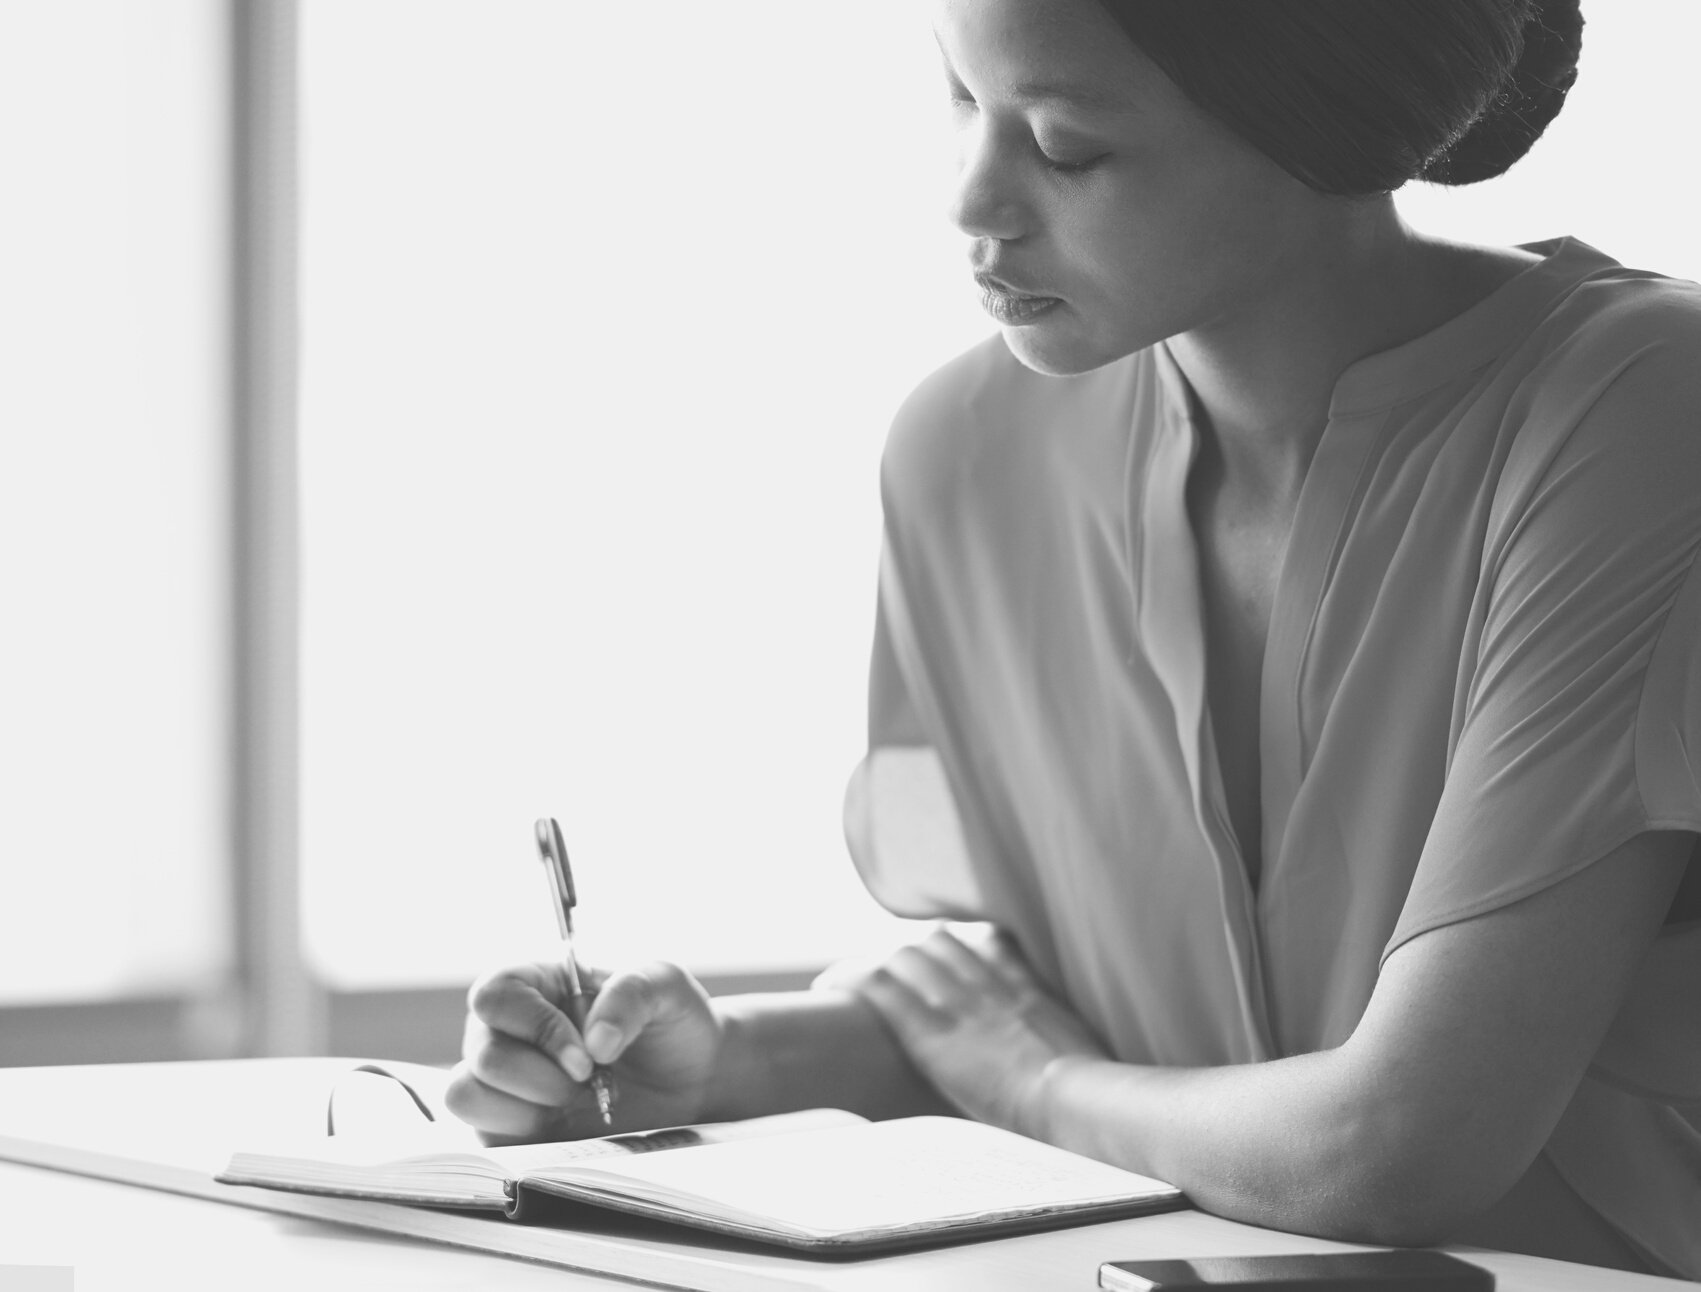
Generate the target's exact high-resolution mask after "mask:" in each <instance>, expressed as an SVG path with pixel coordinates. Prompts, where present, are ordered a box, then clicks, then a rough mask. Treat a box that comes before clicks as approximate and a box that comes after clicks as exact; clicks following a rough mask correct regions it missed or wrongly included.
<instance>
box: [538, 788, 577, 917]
mask: <svg viewBox="0 0 1701 1292" xmlns="http://www.w3.org/2000/svg"><path fill="white" fill-rule="evenodd" d="M536 834H537V853H538V857H539V859H540V860H541V861H542V862H543V871H544V874H545V875H547V876H548V878H549V891H550V894H551V896H552V897H554V899H555V900H554V902H553V903H552V904H553V905H554V907H555V922H556V925H557V927H558V928H560V930H561V936H562V938H563V939H564V940H566V941H567V942H568V943H569V944H571V942H572V938H573V908H574V907H575V906H577V905H578V902H579V895H578V893H577V891H576V890H575V889H574V887H573V867H572V865H571V864H570V863H569V862H568V860H567V844H566V843H565V842H564V841H563V840H562V838H561V827H560V826H559V825H558V824H556V821H555V818H554V817H552V816H546V817H539V818H538V822H537V826H536Z"/></svg>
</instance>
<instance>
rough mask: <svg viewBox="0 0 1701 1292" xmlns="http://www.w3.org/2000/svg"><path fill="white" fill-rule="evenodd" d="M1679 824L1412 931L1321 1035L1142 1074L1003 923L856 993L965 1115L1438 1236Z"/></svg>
mask: <svg viewBox="0 0 1701 1292" xmlns="http://www.w3.org/2000/svg"><path fill="white" fill-rule="evenodd" d="M1693 843H1694V836H1693V835H1692V834H1689V833H1687V832H1679V831H1663V832H1650V833H1645V834H1641V835H1638V836H1636V837H1635V838H1633V839H1631V840H1629V841H1628V842H1627V843H1624V844H1623V845H1621V846H1620V847H1618V848H1617V849H1615V850H1614V851H1613V852H1611V853H1610V854H1608V855H1607V856H1605V857H1603V858H1601V859H1600V860H1599V861H1597V862H1595V863H1594V864H1592V865H1590V866H1588V867H1587V868H1586V869H1584V870H1582V871H1580V872H1578V873H1577V874H1574V875H1572V876H1570V877H1568V878H1566V879H1563V880H1561V881H1559V882H1557V883H1555V884H1553V885H1551V886H1550V887H1547V888H1545V889H1542V890H1541V891H1539V892H1537V893H1535V894H1533V895H1531V896H1529V897H1525V898H1523V899H1521V900H1519V901H1516V902H1513V903H1511V904H1510V905H1507V906H1504V907H1500V908H1498V909H1496V910H1493V911H1490V912H1488V913H1486V914H1483V915H1479V916H1476V917H1474V918H1471V919H1466V920H1461V921H1459V922H1457V923H1453V924H1448V925H1445V926H1443V927H1441V928H1437V929H1432V930H1430V931H1429V932H1426V933H1422V934H1419V935H1418V936H1416V937H1414V938H1412V939H1411V940H1410V941H1408V942H1406V943H1404V944H1403V945H1401V946H1400V947H1399V948H1398V949H1397V950H1395V951H1394V952H1393V954H1391V955H1390V956H1389V957H1388V959H1387V961H1386V963H1385V964H1384V965H1383V968H1382V973H1381V976H1380V977H1379V978H1378V980H1377V984H1376V988H1375V990H1374V992H1373V993H1372V996H1371V999H1370V1002H1369V1004H1368V1005H1367V1006H1366V1008H1365V1012H1364V1016H1363V1018H1362V1019H1361V1020H1360V1022H1359V1025H1358V1027H1357V1029H1356V1030H1355V1031H1354V1032H1353V1034H1352V1036H1351V1037H1350V1038H1349V1039H1348V1040H1347V1041H1346V1042H1345V1043H1344V1044H1342V1045H1340V1046H1339V1047H1337V1048H1335V1049H1333V1050H1324V1051H1319V1052H1317V1053H1314V1054H1303V1055H1296V1056H1294V1057H1291V1058H1284V1059H1277V1060H1274V1061H1271V1062H1266V1063H1249V1064H1241V1065H1233V1066H1224V1067H1215V1068H1160V1067H1145V1066H1138V1065H1134V1064H1127V1063H1118V1062H1115V1061H1113V1060H1111V1059H1109V1058H1107V1057H1105V1056H1104V1054H1103V1051H1102V1049H1101V1048H1100V1047H1099V1045H1098V1044H1097V1042H1096V1041H1095V1040H1094V1039H1093V1038H1092V1036H1091V1034H1090V1033H1089V1031H1088V1030H1087V1029H1086V1027H1085V1026H1084V1025H1083V1024H1082V1023H1081V1022H1080V1021H1079V1020H1077V1019H1076V1018H1075V1016H1074V1015H1073V1014H1071V1013H1070V1012H1069V1011H1068V1010H1067V1009H1066V1008H1064V1007H1063V1006H1062V1005H1061V1004H1059V1003H1058V1002H1056V1001H1055V1000H1054V999H1053V998H1051V997H1050V996H1048V995H1047V994H1046V993H1045V992H1044V991H1042V990H1041V989H1040V988H1039V987H1038V986H1037V985H1036V984H1035V983H1034V981H1033V979H1032V978H1031V976H1030V975H1029V973H1028V971H1027V969H1026V967H1025V965H1023V963H1022V962H1021V959H1020V957H1019V956H1018V955H1017V954H1016V952H1015V951H1014V950H1013V949H1012V948H1010V946H1009V945H1008V944H1007V943H1005V942H1003V941H1002V940H1001V939H994V940H992V941H991V942H990V943H989V944H988V945H986V946H984V947H977V946H975V945H973V944H971V943H967V942H965V941H963V940H960V939H958V938H956V937H954V936H953V935H952V934H950V933H949V932H946V931H944V930H941V931H940V932H938V933H936V934H934V936H933V937H932V938H930V939H929V940H928V941H926V942H925V943H922V944H920V945H918V946H916V947H912V948H906V949H905V950H904V951H901V952H899V953H898V954H897V955H896V956H894V957H892V958H891V959H890V960H889V961H887V962H886V963H885V964H884V965H882V966H881V967H880V968H878V969H876V970H874V971H873V972H872V973H869V974H867V975H865V976H863V977H862V978H861V979H860V980H858V981H857V983H856V984H855V989H856V990H857V991H859V992H860V993H861V994H862V995H863V996H864V997H865V998H867V999H868V1000H869V1001H870V1002H872V1003H873V1004H874V1005H875V1007H876V1008H878V1009H879V1011H880V1012H881V1014H882V1015H883V1016H884V1017H885V1019H886V1021H887V1022H888V1023H889V1024H890V1025H891V1026H892V1028H893V1030H894V1032H895V1033H896V1034H897V1036H898V1038H899V1040H900V1042H901V1043H902V1045H903V1046H904V1048H905V1050H906V1051H907V1052H908V1053H909V1054H910V1056H911V1058H912V1059H913V1060H914V1061H915V1063H916V1064H917V1066H918V1067H919V1068H920V1069H921V1071H922V1072H923V1073H924V1074H926V1075H927V1076H928V1078H929V1079H930V1080H931V1081H932V1082H933V1083H934V1085H935V1086H936V1087H937V1088H938V1089H939V1091H940V1092H941V1093H942V1094H943V1095H945V1096H946V1097H947V1098H948V1099H950V1100H951V1101H952V1102H953V1103H955V1104H956V1105H957V1106H958V1107H959V1108H961V1109H962V1110H963V1111H964V1112H966V1113H967V1114H969V1115H970V1116H974V1117H977V1118H979V1119H981V1120H984V1121H990V1122H993V1123H995V1124H999V1125H1003V1126H1006V1127H1008V1128H1009V1129H1012V1130H1017V1131H1020V1132H1023V1133H1025V1134H1028V1135H1032V1136H1035V1137H1036V1138H1040V1139H1044V1140H1048V1141H1050V1142H1052V1143H1054V1144H1058V1145H1061V1146H1062V1147H1064V1148H1069V1149H1073V1150H1075V1151H1076V1152H1080V1153H1084V1154H1087V1155H1089V1156H1091V1157H1096V1158H1099V1159H1102V1160H1104V1161H1107V1162H1112V1163H1115V1164H1116V1165H1119V1166H1124V1167H1127V1168H1128V1169H1130V1170H1134V1171H1139V1172H1142V1173H1145V1174H1148V1175H1154V1176H1157V1177H1159V1178H1161V1179H1165V1180H1168V1181H1170V1182H1172V1183H1174V1184H1176V1185H1178V1186H1180V1187H1181V1189H1182V1190H1183V1191H1184V1192H1185V1193H1186V1194H1187V1195H1188V1197H1189V1198H1190V1199H1192V1200H1193V1201H1194V1202H1195V1203H1196V1204H1198V1205H1199V1206H1200V1207H1203V1208H1204V1209H1205V1210H1207V1211H1211V1212H1214V1213H1216V1214H1218V1215H1222V1216H1227V1217H1230V1218H1232V1219H1235V1220H1244V1221H1248V1222H1251V1223H1254V1224H1259V1225H1266V1226H1270V1227H1273V1228H1279V1229H1287V1230H1296V1231H1301V1232H1306V1233H1312V1234H1320V1235H1324V1236H1327V1237H1333V1238H1342V1239H1348V1240H1357V1241H1365V1242H1376V1243H1396V1244H1418V1243H1428V1242H1434V1241H1439V1240H1441V1239H1443V1238H1444V1237H1445V1236H1446V1235H1447V1234H1448V1233H1449V1232H1450V1231H1451V1230H1452V1229H1453V1228H1454V1227H1456V1226H1457V1225H1458V1224H1460V1223H1462V1222H1464V1221H1465V1220H1467V1219H1469V1218H1471V1217H1473V1216H1475V1215H1476V1214H1478V1213H1480V1212H1481V1211H1483V1210H1485V1209H1486V1208H1488V1207H1489V1206H1490V1205H1492V1204H1493V1203H1494V1202H1495V1201H1496V1200H1498V1199H1499V1198H1500V1196H1501V1195H1502V1194H1504V1193H1505V1192H1506V1191H1507V1190H1508V1189H1510V1188H1511V1187H1512V1186H1513V1185H1514V1184H1515V1183H1516V1182H1517V1181H1518V1178H1519V1177H1520V1176H1521V1175H1522V1174H1523V1172H1524V1171H1525V1169H1526V1168H1527V1167H1528V1166H1529V1165H1530V1163H1531V1162H1532V1161H1533V1160H1534V1158H1535V1156H1536V1154H1537V1152H1538V1151H1539V1150H1540V1149H1541V1147H1542V1145H1543V1144H1544V1143H1545V1142H1546V1141H1547V1138H1548V1136H1549V1135H1550V1133H1551V1132H1552V1130H1553V1127H1554V1125H1555V1123H1556V1122H1557V1121H1558V1119H1559V1117H1560V1114H1561V1113H1562V1112H1563V1111H1564V1109H1565V1106H1566V1104H1567V1103H1568V1102H1569V1100H1570V1098H1571V1095H1572V1092H1573V1091H1574V1090H1575V1088H1576V1086H1577V1083H1578V1082H1579V1081H1580V1080H1581V1078H1582V1076H1583V1072H1584V1069H1585V1068H1586V1067H1587V1066H1588V1063H1589V1061H1590V1058H1591V1057H1592V1056H1593V1054H1594V1053H1595V1051H1596V1050H1597V1049H1598V1047H1599V1046H1600V1043H1601V1040H1602V1038H1603V1037H1604V1035H1605V1034H1606V1031H1607V1028H1608V1026H1609V1025H1610V1024H1611V1022H1612V1019H1613V1016H1614V1015H1615V1014H1616V1013H1617V1011H1618V1008H1619V1004H1620V1002H1621V1001H1622V999H1623V997H1624V994H1625V992H1626V990H1627V989H1628V987H1629V984H1630V981H1631V978H1632V976H1633V975H1634V974H1635V972H1636V970H1637V968H1638V966H1639V965H1640V964H1641V961H1642V958H1643V956H1644V955H1645V953H1646V952H1647V950H1648V948H1649V946H1650V945H1651V944H1652V942H1653V939H1654V938H1655V936H1656V935H1657V934H1658V932H1659V929H1660V925H1661V923H1662V921H1663V920H1664V918H1665V916H1666V912H1667V910H1668V909H1669V907H1670V905H1671V901H1672V898H1673V895H1674V894H1675V892H1676V891H1677V887H1678V884H1679V882H1680V880H1681V879H1682V876H1683V871H1684V866H1685V863H1686V861H1687V859H1688V856H1689V852H1690V848H1691V846H1692V845H1693Z"/></svg>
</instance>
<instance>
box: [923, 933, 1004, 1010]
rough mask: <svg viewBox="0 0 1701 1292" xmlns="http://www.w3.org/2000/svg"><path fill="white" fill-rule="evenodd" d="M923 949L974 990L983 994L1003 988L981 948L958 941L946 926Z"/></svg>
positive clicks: (931, 936) (959, 939)
mask: <svg viewBox="0 0 1701 1292" xmlns="http://www.w3.org/2000/svg"><path fill="white" fill-rule="evenodd" d="M922 946H923V947H924V948H925V949H926V950H927V953H928V954H929V955H931V956H932V957H933V958H934V959H935V960H937V961H938V962H939V963H940V964H942V965H945V966H946V967H948V968H949V969H950V971H951V972H952V973H953V974H955V975H956V976H957V978H958V979H959V980H960V981H961V982H963V983H964V984H965V985H966V986H968V987H969V988H970V989H972V990H975V991H979V992H983V993H984V992H990V991H993V990H996V989H997V988H998V987H1001V986H1003V983H1004V980H1003V979H1002V978H1001V977H1000V976H999V975H998V974H997V973H995V972H994V970H993V968H992V966H991V965H990V964H989V963H988V962H987V959H986V957H985V955H983V954H982V952H981V951H980V949H979V947H978V946H975V945H972V944H970V943H969V942H967V941H965V940H964V939H962V938H960V937H958V936H957V935H956V934H955V933H953V932H952V931H951V930H950V929H948V928H946V927H945V926H944V925H943V924H941V925H940V926H939V927H938V928H936V929H934V930H933V932H932V933H930V934H928V936H927V938H926V939H925V940H924V941H923V943H922Z"/></svg>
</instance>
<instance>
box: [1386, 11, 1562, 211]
mask: <svg viewBox="0 0 1701 1292" xmlns="http://www.w3.org/2000/svg"><path fill="white" fill-rule="evenodd" d="M1522 35H1523V42H1524V44H1523V51H1522V52H1521V53H1520V54H1519V56H1518V61H1517V63H1515V64H1514V65H1513V67H1512V70H1511V72H1509V73H1508V74H1507V77H1506V81H1505V83H1504V84H1503V85H1502V86H1501V90H1500V93H1499V94H1498V95H1496V96H1495V98H1494V99H1493V101H1492V102H1490V104H1489V105H1488V107H1487V108H1486V109H1485V110H1484V111H1483V114H1482V115H1481V116H1480V117H1478V118H1477V119H1476V121H1475V122H1473V123H1472V124H1471V126H1470V128H1469V129H1467V130H1466V131H1465V133H1464V134H1462V135H1460V136H1459V138H1458V139H1456V140H1454V141H1453V142H1452V143H1451V144H1449V145H1448V146H1447V147H1446V148H1444V149H1443V150H1442V151H1441V152H1440V153H1439V154H1438V155H1437V156H1435V157H1434V158H1432V159H1431V160H1430V161H1429V163H1428V164H1427V165H1426V166H1425V167H1424V168H1423V172H1422V174H1421V175H1420V176H1419V178H1420V179H1425V180H1428V181H1429V182H1430V183H1432V184H1454V185H1457V184H1475V183H1478V182H1479V181H1481V180H1485V179H1493V178H1494V177H1495V176H1496V175H1501V174H1504V173H1505V172H1506V171H1507V170H1508V169H1510V168H1511V166H1512V164H1513V163H1514V162H1516V161H1517V160H1518V159H1519V158H1520V157H1522V156H1523V155H1524V154H1525V153H1527V152H1528V151H1529V150H1530V145H1531V144H1533V143H1535V141H1536V140H1537V139H1539V138H1540V137H1541V134H1542V131H1544V130H1546V129H1547V126H1548V123H1549V122H1550V121H1552V120H1553V119H1554V117H1556V116H1557V115H1559V109H1560V108H1561V107H1563V106H1564V104H1565V95H1566V93H1567V91H1569V90H1570V89H1571V86H1572V85H1573V84H1574V83H1575V82H1576V80H1577V57H1578V54H1579V52H1580V51H1581V50H1582V47H1583V13H1582V4H1581V0H1531V4H1530V14H1529V17H1528V18H1527V19H1526V20H1525V22H1524V28H1523V33H1522Z"/></svg>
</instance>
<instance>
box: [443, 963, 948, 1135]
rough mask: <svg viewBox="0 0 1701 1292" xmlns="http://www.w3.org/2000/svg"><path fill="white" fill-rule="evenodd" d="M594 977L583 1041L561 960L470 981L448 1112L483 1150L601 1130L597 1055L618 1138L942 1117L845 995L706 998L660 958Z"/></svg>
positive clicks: (881, 1032)
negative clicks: (709, 1127)
mask: <svg viewBox="0 0 1701 1292" xmlns="http://www.w3.org/2000/svg"><path fill="white" fill-rule="evenodd" d="M590 982H591V986H592V988H593V989H594V990H595V993H596V996H595V1000H594V1001H593V1003H592V1005H591V1008H590V1012H589V1014H588V1015H587V1017H586V1020H585V1024H586V1026H585V1035H584V1036H583V1037H581V1036H580V1035H579V1032H578V1029H576V1028H575V1027H574V1026H573V1024H572V1022H571V1021H570V1020H569V1019H568V1017H567V1014H566V1013H565V1011H564V1009H563V1006H564V1005H565V1003H566V1000H567V986H566V980H565V973H564V972H563V970H562V968H561V966H560V965H558V964H551V963H539V964H531V965H522V966H518V967H515V968H512V969H504V970H500V971H498V972H496V973H492V974H488V975H486V976H485V977H484V978H481V979H480V980H479V981H478V982H477V983H475V984H474V985H473V988H472V990H471V991H470V992H469V993H468V998H467V999H468V1017H467V1026H466V1035H465V1038H464V1041H463V1046H462V1061H461V1063H460V1064H459V1065H457V1067H456V1069H455V1073H454V1076H453V1078H452V1079H451V1081H450V1085H449V1091H448V1103H449V1108H450V1110H451V1111H452V1112H453V1113H454V1114H455V1115H456V1116H458V1117H460V1118H461V1119H462V1120H464V1121H467V1122H469V1123H471V1124H472V1125H473V1126H475V1127H476V1128H478V1130H479V1131H480V1132H481V1133H482V1134H483V1135H484V1137H485V1138H486V1139H487V1140H489V1141H491V1142H509V1143H512V1142H523V1141H532V1140H547V1139H566V1138H573V1137H576V1136H584V1135H596V1134H601V1133H605V1132H606V1128H605V1127H604V1126H603V1125H602V1123H601V1121H600V1119H599V1118H598V1116H597V1113H596V1108H595V1102H594V1100H593V1099H592V1098H591V1096H590V1093H589V1087H588V1086H587V1084H586V1082H587V1080H588V1078H589V1075H590V1065H591V1061H592V1058H594V1060H595V1061H596V1062H597V1063H600V1064H604V1065H607V1066H609V1067H611V1068H612V1070H613V1075H614V1085H615V1098H616V1101H615V1106H614V1129H616V1130H638V1129H643V1128H648V1127H655V1126H677V1125H682V1124H685V1123H689V1122H701V1121H724V1120H731V1119H735V1118H742V1117H756V1116H762V1115H765V1114H768V1113H778V1112H788V1111H792V1110H795V1109H800V1108H824V1107H826V1108H844V1109H848V1110H850V1111H852V1112H857V1113H861V1114H863V1115H864V1116H867V1117H872V1118H881V1117H897V1116H905V1115H912V1114H917V1113H928V1112H933V1113H939V1112H949V1111H951V1109H950V1108H949V1106H948V1105H947V1104H945V1102H944V1101H943V1100H942V1099H941V1098H940V1096H939V1095H937V1094H936V1093H935V1092H934V1091H933V1089H932V1087H931V1086H929V1085H928V1084H927V1083H926V1081H925V1080H924V1079H923V1078H922V1077H921V1076H920V1075H919V1074H918V1073H917V1072H916V1070H915V1068H914V1066H913V1065H912V1064H911V1063H910V1061H909V1059H908V1058H907V1057H906V1056H905V1055H904V1053H903V1051H902V1050H901V1049H900V1048H899V1046H898V1044H897V1042H896V1040H895V1039H894V1037H893V1035H892V1033H891V1031H890V1030H889V1029H888V1027H887V1025H886V1024H885V1023H884V1021H883V1020H882V1019H881V1018H880V1016H879V1014H878V1013H877V1012H876V1011H875V1010H874V1009H873V1007H872V1006H870V1005H868V1004H867V1003H866V1002H865V1001H863V1000H861V999H860V998H859V997H857V996H855V995H853V994H851V993H849V992H843V991H825V990H818V991H801V992H773V993H762V994H751V995H741V996H725V997H721V998H719V999H718V1000H713V1001H711V1000H710V998H709V996H708V994H707V993H706V992H705V991H704V990H703V988H702V986H701V985H700V984H699V983H698V982H697V981H696V980H695V979H694V978H692V977H691V976H690V975H689V974H688V973H686V972H685V971H684V970H683V969H680V968H678V967H677V966H675V965H671V964H665V963H660V962H658V963H654V964H650V965H646V966H643V967H642V968H639V969H635V970H628V971H624V972H621V973H617V974H613V975H609V974H605V973H600V972H594V971H593V972H592V973H591V974H590ZM587 1055H588V1056H590V1057H587Z"/></svg>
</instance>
